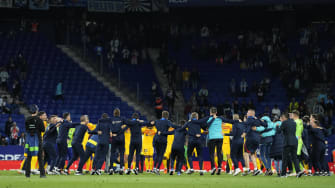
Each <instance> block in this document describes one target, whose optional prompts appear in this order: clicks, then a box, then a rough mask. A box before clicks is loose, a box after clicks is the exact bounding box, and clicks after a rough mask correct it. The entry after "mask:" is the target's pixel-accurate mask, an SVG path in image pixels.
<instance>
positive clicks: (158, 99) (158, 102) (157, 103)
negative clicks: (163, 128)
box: [155, 96, 163, 119]
mask: <svg viewBox="0 0 335 188" xmlns="http://www.w3.org/2000/svg"><path fill="white" fill-rule="evenodd" d="M162 111H163V100H162V98H161V97H160V96H157V97H156V100H155V112H156V117H157V118H158V119H159V118H161V115H162Z"/></svg>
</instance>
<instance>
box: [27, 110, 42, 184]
mask: <svg viewBox="0 0 335 188" xmlns="http://www.w3.org/2000/svg"><path fill="white" fill-rule="evenodd" d="M29 112H30V114H31V116H30V117H27V119H26V121H25V128H26V132H27V136H26V144H25V152H26V153H27V158H26V166H25V167H26V173H25V175H26V177H27V178H30V171H31V158H32V157H33V156H36V155H37V156H38V164H39V170H40V177H41V178H45V177H46V176H45V171H44V165H43V164H44V163H43V155H42V152H40V151H42V136H41V133H42V132H44V131H45V128H44V124H43V121H42V120H41V119H40V118H39V117H38V116H37V114H38V107H37V105H31V106H30V107H29Z"/></svg>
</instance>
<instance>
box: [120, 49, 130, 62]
mask: <svg viewBox="0 0 335 188" xmlns="http://www.w3.org/2000/svg"><path fill="white" fill-rule="evenodd" d="M121 53H122V59H123V63H129V56H130V51H129V50H128V48H127V46H125V47H124V48H123V50H122V52H121Z"/></svg>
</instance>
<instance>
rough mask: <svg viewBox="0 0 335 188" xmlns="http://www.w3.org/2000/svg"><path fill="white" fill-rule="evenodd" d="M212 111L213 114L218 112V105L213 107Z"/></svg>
mask: <svg viewBox="0 0 335 188" xmlns="http://www.w3.org/2000/svg"><path fill="white" fill-rule="evenodd" d="M210 112H211V113H213V114H216V113H217V112H218V110H217V109H216V107H214V106H213V107H211V109H210Z"/></svg>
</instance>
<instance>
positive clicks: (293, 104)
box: [288, 97, 299, 113]
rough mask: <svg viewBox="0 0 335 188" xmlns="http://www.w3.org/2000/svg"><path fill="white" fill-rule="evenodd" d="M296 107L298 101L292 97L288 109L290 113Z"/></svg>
mask: <svg viewBox="0 0 335 188" xmlns="http://www.w3.org/2000/svg"><path fill="white" fill-rule="evenodd" d="M298 109H299V103H298V101H295V98H294V97H293V98H292V99H291V102H290V105H289V108H288V110H289V112H290V113H291V112H292V111H293V110H298Z"/></svg>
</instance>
